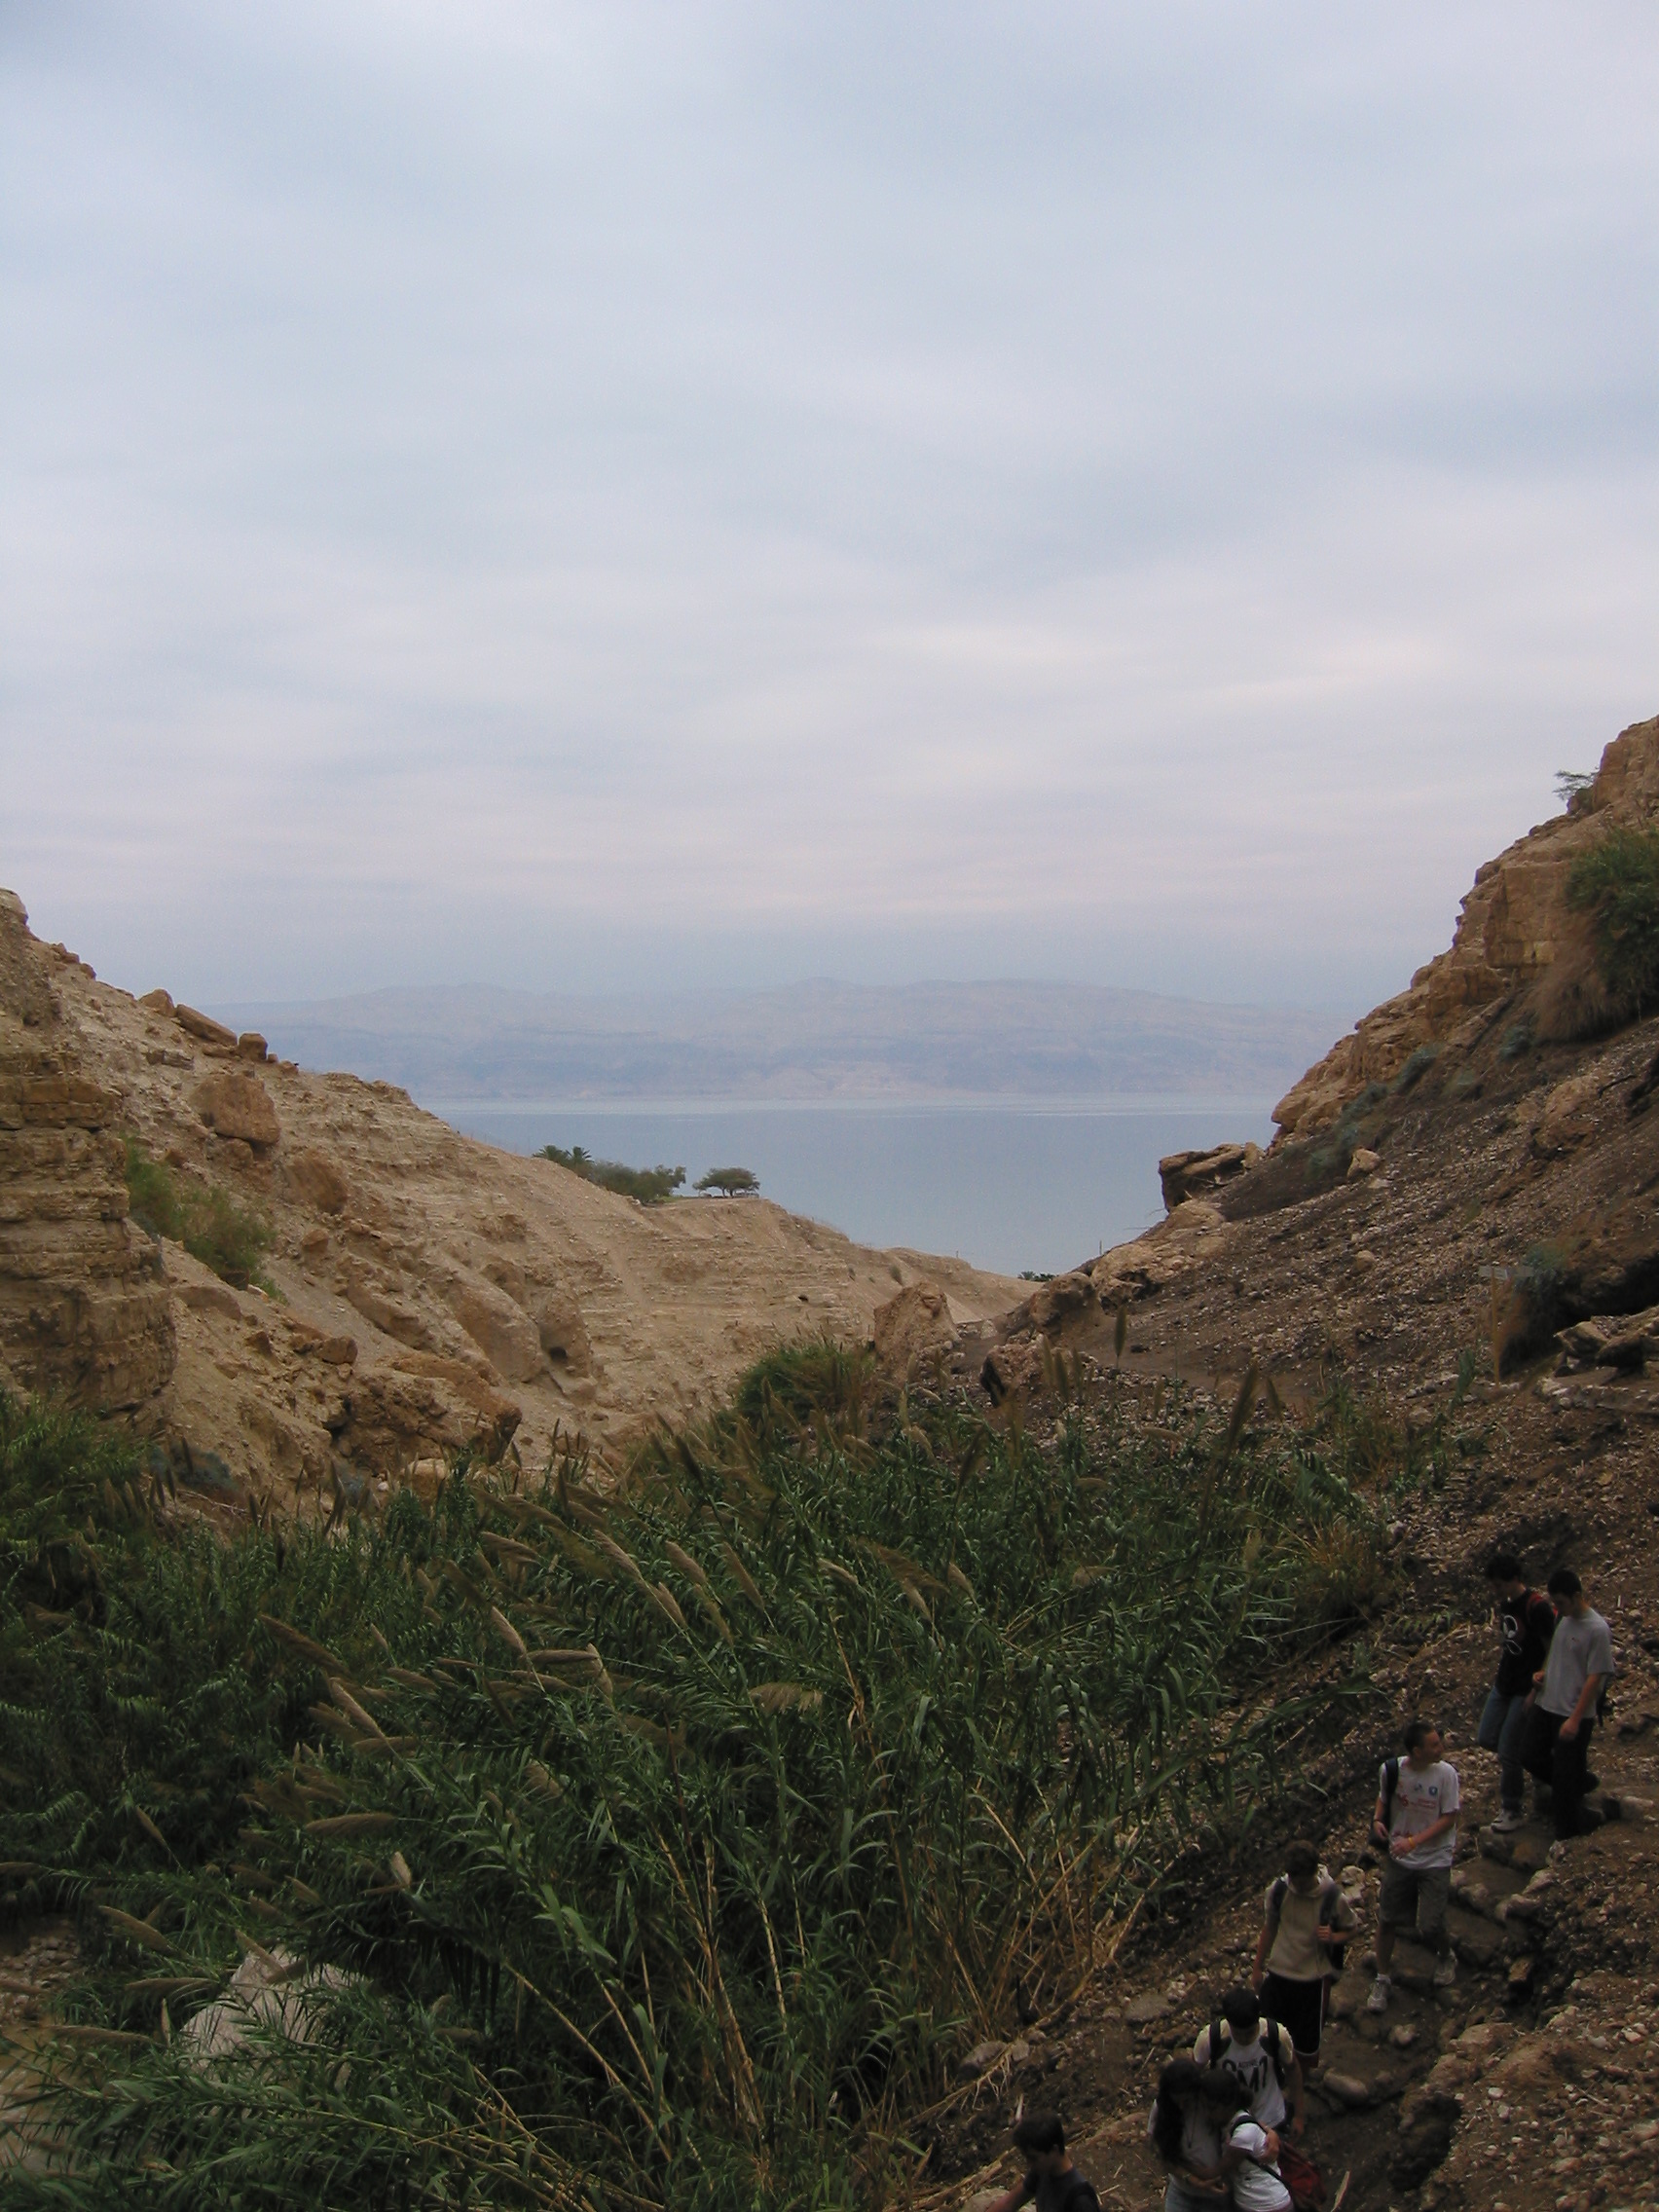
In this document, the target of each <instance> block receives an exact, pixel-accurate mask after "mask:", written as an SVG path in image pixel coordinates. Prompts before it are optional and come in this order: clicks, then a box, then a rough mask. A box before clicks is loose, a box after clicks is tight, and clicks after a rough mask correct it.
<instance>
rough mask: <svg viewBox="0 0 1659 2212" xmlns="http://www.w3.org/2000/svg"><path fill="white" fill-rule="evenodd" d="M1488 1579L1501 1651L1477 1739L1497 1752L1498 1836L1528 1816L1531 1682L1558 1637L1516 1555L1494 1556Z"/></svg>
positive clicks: (1550, 1610)
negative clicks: (1553, 1641)
mask: <svg viewBox="0 0 1659 2212" xmlns="http://www.w3.org/2000/svg"><path fill="white" fill-rule="evenodd" d="M1486 1578H1487V1581H1488V1582H1489V1583H1490V1584H1491V1586H1492V1594H1493V1606H1494V1609H1495V1611H1496V1614H1497V1632H1498V1636H1499V1638H1500V1640H1501V1645H1502V1648H1501V1650H1500V1651H1499V1654H1498V1661H1497V1677H1496V1679H1495V1680H1494V1681H1493V1685H1492V1689H1491V1691H1490V1692H1489V1693H1488V1696H1487V1701H1486V1710H1485V1711H1484V1712H1483V1713H1482V1714H1481V1725H1480V1733H1479V1735H1478V1737H1477V1739H1476V1741H1477V1742H1478V1743H1479V1745H1480V1747H1481V1750H1482V1751H1495V1752H1496V1753H1497V1790H1498V1798H1499V1811H1498V1816H1497V1818H1496V1820H1495V1821H1493V1824H1492V1825H1493V1828H1494V1830H1495V1831H1496V1832H1497V1833H1498V1834H1499V1835H1506V1834H1508V1832H1509V1831H1510V1829H1512V1828H1518V1827H1519V1826H1520V1825H1521V1824H1522V1822H1523V1821H1524V1820H1525V1819H1526V1817H1527V1814H1526V1802H1525V1793H1526V1785H1527V1769H1526V1767H1525V1765H1524V1764H1523V1757H1524V1751H1525V1744H1526V1736H1527V1708H1528V1706H1529V1705H1530V1702H1531V1697H1532V1683H1533V1678H1534V1677H1536V1676H1537V1675H1538V1674H1539V1673H1540V1672H1541V1670H1542V1668H1543V1664H1544V1660H1545V1657H1546V1656H1547V1654H1548V1652H1549V1648H1550V1639H1551V1638H1552V1637H1553V1636H1554V1635H1555V1626H1556V1609H1555V1607H1554V1606H1553V1605H1552V1604H1550V1602H1549V1600H1548V1599H1547V1598H1546V1597H1544V1596H1542V1595H1541V1593H1540V1592H1538V1591H1536V1590H1530V1589H1529V1588H1528V1587H1527V1578H1526V1576H1525V1575H1524V1574H1523V1573H1522V1571H1521V1562H1520V1561H1519V1560H1518V1559H1517V1558H1516V1556H1515V1554H1514V1553H1513V1552H1493V1555H1492V1557H1491V1559H1489V1560H1488V1561H1487V1567H1486Z"/></svg>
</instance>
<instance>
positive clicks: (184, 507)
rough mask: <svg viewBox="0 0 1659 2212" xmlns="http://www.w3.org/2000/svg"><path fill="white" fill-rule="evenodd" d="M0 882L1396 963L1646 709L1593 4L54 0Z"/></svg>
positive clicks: (23, 240) (490, 947)
mask: <svg viewBox="0 0 1659 2212" xmlns="http://www.w3.org/2000/svg"><path fill="white" fill-rule="evenodd" d="M0 71H3V76H0V144H3V145H4V148H5V149H6V150H5V152H4V154H0V160H3V161H4V163H5V168H4V172H3V178H4V188H5V189H4V193H3V196H0V197H3V204H0V254H3V256H4V263H3V269H4V279H5V283H6V291H7V298H8V302H9V313H8V318H7V333H6V336H5V339H4V341H3V350H0V416H3V420H4V421H5V423H6V424H7V429H6V432H5V436H6V445H7V461H8V466H7V469H6V472H5V486H6V488H5V490H4V493H3V494H0V498H3V499H4V509H3V519H4V530H3V534H0V535H3V543H4V551H3V552H0V718H3V719H0V771H3V773H4V786H5V791H6V793H7V799H6V806H5V812H4V817H3V819H0V877H3V878H4V879H5V880H7V881H9V882H12V883H15V884H16V886H17V888H18V889H19V890H20V891H21V892H22V893H23V895H24V897H25V899H26V900H27V901H28V903H30V905H31V908H32V909H33V911H34V913H35V915H36V918H37V920H38V922H39V923H40V925H41V926H42V927H44V928H46V929H47V930H48V932H49V934H52V935H63V936H66V937H67V938H68V939H69V940H70V941H72V942H74V943H75V944H76V945H77V947H78V949H80V950H82V951H84V952H86V953H87V954H88V955H89V957H92V958H93V959H94V961H96V962H97V964H98V965H99V966H100V967H101V968H103V969H105V970H106V971H107V972H109V973H111V974H113V975H115V976H116V977H117V978H118V979H120V980H125V981H129V982H131V983H133V984H134V985H136V986H137V987H144V986H145V985H147V984H148V983H150V982H152V981H155V980H159V979H165V980H166V981H167V982H168V983H169V984H171V985H172V986H173V987H175V988H179V989H184V990H186V991H187V992H192V993H195V994H196V995H199V996H203V997H210V996H217V997H222V998H248V997H256V996H297V995H304V994H306V993H310V992H312V991H320V990H326V989H340V988H347V987H362V986H367V985H370V984H373V983H376V982H382V981H414V980H425V979H432V980H448V979H464V978H467V977H489V978H491V979H494V980H498V981H502V982H507V983H521V984H528V985H533V986H535V985H541V986H563V987H570V986H571V985H572V984H576V985H580V984H581V983H583V982H589V983H592V984H593V985H594V986H595V987H601V986H604V987H608V986H614V985H617V984H639V983H645V982H650V981H654V980H663V979H666V980H670V981H672V980H675V979H684V980H692V979H702V980H710V981H716V980H732V981H752V980H773V979H779V978H782V977H787V976H789V975H792V974H799V973H803V972H808V971H814V972H824V971H830V972H837V973H845V974H856V975H864V976H868V977H883V978H888V979H891V978H894V977H901V976H904V975H914V974H923V973H928V974H949V975H971V974H976V973H979V974H986V973H991V974H1009V973H1014V972H1017V971H1021V970H1023V971H1025V972H1039V973H1045V974H1051V975H1058V976H1070V977H1080V978H1083V979H1095V980H1109V981H1116V982H1139V983H1145V984H1147V985H1149V986H1152V987H1158V988H1164V989H1187V990H1192V991H1198V992H1202V993H1205V994H1208V995H1215V994H1217V993H1219V992H1232V993H1235V995H1242V996H1251V997H1261V998H1272V999H1280V1000H1284V999H1293V998H1298V997H1301V998H1315V999H1319V1000H1324V1001H1330V1002H1334V1003H1340V1004H1343V1005H1345V1006H1348V1007H1351V1008H1352V1009H1354V1010H1357V1007H1358V1006H1359V1005H1361V1004H1363V1003H1367V1002H1368V1001H1369V1000H1370V999H1371V998H1373V997H1375V996H1377V995H1379V994H1380V993H1381V992H1382V991H1383V990H1384V989H1386V988H1390V987H1393V986H1394V985H1396V984H1397V983H1399V982H1401V981H1403V980H1404V978H1405V976H1406V975H1407V974H1408V973H1409V971H1410V969H1411V967H1412V966H1413V965H1415V964H1416V962H1417V961H1418V960H1420V959H1421V958H1423V957H1425V956H1426V955H1427V954H1428V953H1429V952H1431V951H1433V950H1434V949H1436V948H1437V947H1438V946H1439V945H1440V944H1441V943H1443V942H1444V941H1445V940H1446V938H1447V936H1448V934H1449V930H1450V925H1451V921H1452V918H1453V912H1454V909H1455V903H1456V898H1457V897H1458V896H1459V895H1460V893H1461V892H1462V890H1463V889H1465V888H1466V886H1467V883H1468V880H1469V878H1470V876H1471V874H1472V872H1473V868H1474V866H1475V865H1476V864H1477V863H1478V862H1479V861H1480V860H1482V859H1484V858H1486V857H1488V855H1489V854H1490V853H1491V852H1492V851H1493V850H1495V849H1496V848H1497V847H1498V846H1499V845H1500V844H1502V843H1503V842H1505V841H1506V840H1507V839H1508V838H1509V837H1511V836H1513V835H1515V834H1518V833H1519V832H1520V831H1521V830H1525V829H1526V828H1527V827H1528V825H1529V824H1530V822H1531V821H1533V820H1536V819H1539V818H1540V817H1541V816H1542V815H1543V814H1544V813H1545V812H1547V811H1548V809H1549V805H1550V799H1549V795H1548V794H1549V785H1550V778H1551V775H1552V773H1553V771H1554V770H1555V769H1556V768H1557V767H1560V766H1567V765H1571V766H1582V765H1588V764H1590V763H1592V762H1593V760H1594V758H1595V757H1596V756H1597V754H1598V753H1599V751H1600V748H1601V746H1602V744H1603V743H1604V741H1605V740H1606V738H1608V737H1609V736H1611V735H1612V734H1613V733H1614V731H1615V730H1616V729H1617V728H1618V727H1619V726H1620V724H1621V723H1623V722H1625V721H1628V720H1630V719H1635V718H1636V717H1638V716H1639V715H1641V714H1644V713H1648V712H1651V711H1653V709H1654V708H1655V706H1659V698H1655V696H1654V695H1653V694H1654V683H1653V658H1652V650H1651V639H1652V636H1653V633H1654V603H1655V586H1656V584H1659V550H1656V547H1659V537H1656V535H1655V530H1654V523H1655V519H1656V516H1655V494H1656V491H1659V465H1656V463H1659V396H1656V394H1655V390H1654V387H1653V381H1652V374H1651V364H1652V360H1653V357H1654V345H1655V339H1656V337H1659V328H1656V323H1659V308H1656V305H1655V303H1656V302H1659V287H1656V284H1655V276H1659V270H1656V268H1655V262H1656V260H1659V243H1656V240H1659V223H1656V220H1655V218H1656V217H1659V152H1656V151H1655V145H1654V140H1653V134H1652V131H1651V120H1650V119H1651V113H1652V107H1653V96H1654V93H1655V91H1656V90H1659V82H1656V81H1659V38H1656V37H1655V35H1654V33H1653V30H1652V25H1651V18H1650V16H1649V15H1648V13H1647V12H1646V11H1644V10H1642V9H1640V8H1638V7H1636V6H1634V5H1632V6H1629V7H1617V6H1611V5H1604V6H1601V7H1596V8H1591V9H1588V10H1581V11H1577V12H1575V13H1574V15H1573V17H1572V18H1571V19H1570V21H1568V20H1567V18H1563V17H1562V16H1561V15H1560V14H1559V12H1557V11H1554V10H1549V9H1545V8H1541V7H1534V8H1529V7H1522V8H1519V9H1517V8H1513V7H1506V8H1505V9H1503V10H1502V11H1501V12H1500V11H1498V10H1497V9H1495V8H1476V9H1473V10H1470V11H1466V12H1464V13H1463V14H1462V15H1460V16H1457V17H1456V18H1447V16H1446V14H1445V12H1444V11H1434V10H1429V9H1427V8H1418V9H1411V8H1407V9H1404V10H1398V11H1392V12H1390V14H1389V15H1388V17H1387V18H1385V19H1384V18H1377V19H1375V20H1370V19H1365V18H1358V17H1353V18H1341V17H1336V18H1334V17H1332V15H1331V13H1330V11H1328V10H1321V9H1314V8H1311V7H1307V8H1299V7H1283V6H1281V7H1265V8H1259V9H1251V10H1237V9H1233V8H1229V7H1225V6H1222V5H1211V6H1205V7H1198V6H1181V5H1159V6H1156V7H1154V6H1147V7H1138V8H1117V9H1104V10H1103V9H1100V8H1097V7H1090V8H1088V9H1084V8H1076V9H1069V8H1065V7H1054V8H1051V9H1046V10H1038V11H1034V10H1028V9H1015V8H1014V7H1012V6H1009V7H1001V8H993V7H986V6H979V7H975V6H968V7H961V6H953V7H950V8H945V7H943V6H936V7H927V6H924V7H918V8H915V9H907V10H903V11H895V10H892V9H881V10H877V9H873V8H871V9H866V8H860V7H857V6H849V5H840V6H835V7H829V6H825V7H817V8H814V7H806V8H801V9H794V10H789V11H783V12H781V13H780V12H778V11H775V10H766V9H761V8H758V7H746V6H726V7H692V8H684V9H666V8H660V7H628V6H625V5H608V6H605V7H594V8H574V7H562V8H551V9H549V8H543V7H539V6H538V7H535V8H532V7H529V6H526V7H523V8H520V7H512V6H505V5H498V6H482V7H474V8H469V9H467V10H465V11H454V10H450V9H440V8H437V7H430V8H415V7H409V6H399V7H397V8H391V7H389V6H384V7H383V6H370V5H366V4H361V5H357V6H351V7H340V6H333V7H329V8H326V9H324V8H321V7H306V6H296V7H290V8H284V9H282V10H276V11H251V10H243V9H234V8H231V7H229V6H206V5H196V6H185V5H173V6H160V7H157V8H154V9H149V10H146V11H144V12H142V14H141V15H136V14H134V13H133V12H132V11H129V10H124V9H119V8H115V7H99V6H82V7H79V8H74V7H52V8H46V7H36V8H33V9H30V8H26V7H25V8H19V9H16V10H13V11H11V12H10V13H9V15H8V18H7V26H6V28H5V29H4V30H3V31H0Z"/></svg>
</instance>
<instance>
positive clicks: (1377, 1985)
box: [1365, 1973, 1394, 2012]
mask: <svg viewBox="0 0 1659 2212" xmlns="http://www.w3.org/2000/svg"><path fill="white" fill-rule="evenodd" d="M1393 1986H1394V1985H1393V1983H1392V1982H1391V1981H1390V1980H1389V1979H1388V1976H1387V1975H1386V1974H1385V1973H1380V1974H1379V1975H1378V1976H1377V1979H1376V1980H1375V1981H1374V1982H1373V1983H1372V1984H1371V1995H1370V1996H1369V1997H1368V1998H1367V1999H1366V2000H1365V2009H1366V2010H1367V2011H1368V2012H1385V2011H1386V2010H1387V2009H1388V1993H1389V1991H1390V1990H1391V1989H1392V1988H1393Z"/></svg>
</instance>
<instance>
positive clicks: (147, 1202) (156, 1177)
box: [127, 1137, 184, 1244]
mask: <svg viewBox="0 0 1659 2212" xmlns="http://www.w3.org/2000/svg"><path fill="white" fill-rule="evenodd" d="M127 1201H128V1205H129V1208H130V1210H131V1214H132V1218H133V1220H134V1221H135V1222H136V1223H137V1224H138V1226H139V1228H140V1229H142V1230H146V1231H147V1232H148V1233H149V1235H152V1236H170V1237H171V1238H172V1240H173V1242H174V1243H175V1244H180V1243H182V1242H183V1241H184V1201H183V1200H182V1199H181V1198H180V1197H179V1194H178V1185H177V1183H175V1182H174V1180H173V1173H172V1169H171V1168H170V1167H168V1166H167V1165H166V1162H165V1161H160V1160H151V1159H149V1158H147V1157H146V1155H145V1153H144V1150H143V1147H142V1146H141V1145H140V1144H139V1142H138V1140H137V1138H136V1137H129V1138H128V1139H127Z"/></svg>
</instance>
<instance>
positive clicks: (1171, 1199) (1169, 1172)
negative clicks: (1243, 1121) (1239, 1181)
mask: <svg viewBox="0 0 1659 2212" xmlns="http://www.w3.org/2000/svg"><path fill="white" fill-rule="evenodd" d="M1261 1157H1262V1148H1261V1146H1260V1145H1256V1144H1218V1145H1212V1146H1211V1147H1210V1149H1209V1150H1208V1151H1207V1152H1172V1153H1170V1154H1169V1155H1168V1156H1167V1157H1166V1158H1165V1159H1162V1160H1161V1161H1159V1163H1158V1180H1159V1183H1160V1184H1161V1187H1162V1191H1163V1204H1164V1210H1165V1211H1166V1212H1168V1213H1173V1212H1174V1211H1175V1208H1176V1207H1177V1206H1180V1205H1185V1204H1186V1202H1187V1200H1188V1199H1189V1198H1207V1197H1209V1196H1210V1194H1211V1193H1212V1192H1215V1191H1219V1190H1220V1189H1221V1187H1222V1185H1223V1184H1224V1183H1231V1182H1232V1181H1233V1179H1234V1178H1235V1176H1237V1175H1242V1174H1243V1173H1244V1171H1245V1169H1246V1168H1250V1167H1254V1166H1255V1164H1256V1162H1257V1161H1258V1160H1260V1159H1261Z"/></svg>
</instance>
